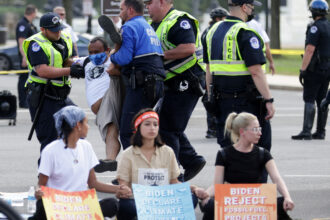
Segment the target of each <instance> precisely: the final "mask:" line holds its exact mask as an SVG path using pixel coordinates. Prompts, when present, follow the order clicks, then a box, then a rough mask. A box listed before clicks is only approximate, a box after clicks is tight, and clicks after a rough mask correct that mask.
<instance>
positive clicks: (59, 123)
mask: <svg viewBox="0 0 330 220" xmlns="http://www.w3.org/2000/svg"><path fill="white" fill-rule="evenodd" d="M53 117H54V120H55V128H56V130H57V134H58V136H59V137H60V138H62V139H63V140H64V142H65V143H66V144H67V145H68V138H69V136H70V135H71V137H73V136H75V137H76V138H78V139H79V138H85V137H86V135H87V131H88V124H87V118H86V114H85V112H84V111H83V110H82V109H81V108H79V107H76V106H73V105H71V106H66V107H64V108H62V109H61V110H59V111H58V112H56V113H55V114H54V116H53ZM75 129H77V130H78V131H84V132H85V133H81V132H73V131H74V130H75ZM80 133H81V134H80ZM76 138H74V139H76ZM74 139H72V140H71V142H72V141H74ZM78 139H77V140H78Z"/></svg>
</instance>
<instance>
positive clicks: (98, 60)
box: [88, 52, 107, 66]
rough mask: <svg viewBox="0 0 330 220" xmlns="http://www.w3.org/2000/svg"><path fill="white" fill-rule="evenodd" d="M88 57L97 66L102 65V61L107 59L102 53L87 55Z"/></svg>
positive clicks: (104, 53)
mask: <svg viewBox="0 0 330 220" xmlns="http://www.w3.org/2000/svg"><path fill="white" fill-rule="evenodd" d="M88 57H89V59H90V60H91V62H92V63H93V64H94V65H96V66H98V65H101V64H103V63H104V61H105V60H106V59H107V54H106V52H103V53H97V54H93V55H89V56H88Z"/></svg>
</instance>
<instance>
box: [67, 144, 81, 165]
mask: <svg viewBox="0 0 330 220" xmlns="http://www.w3.org/2000/svg"><path fill="white" fill-rule="evenodd" d="M69 149H70V152H71V154H72V157H73V163H74V164H77V163H78V162H79V161H78V151H77V149H74V150H73V149H72V148H69ZM74 151H76V154H75V153H74Z"/></svg>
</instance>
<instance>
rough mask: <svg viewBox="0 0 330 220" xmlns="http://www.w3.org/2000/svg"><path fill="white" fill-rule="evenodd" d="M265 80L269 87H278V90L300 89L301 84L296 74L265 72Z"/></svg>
mask: <svg viewBox="0 0 330 220" xmlns="http://www.w3.org/2000/svg"><path fill="white" fill-rule="evenodd" d="M266 76H267V82H268V84H269V87H270V88H271V89H280V90H294V91H300V90H302V86H301V84H300V82H299V78H298V76H286V75H279V74H275V75H271V74H266Z"/></svg>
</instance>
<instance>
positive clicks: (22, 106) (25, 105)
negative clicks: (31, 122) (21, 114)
mask: <svg viewBox="0 0 330 220" xmlns="http://www.w3.org/2000/svg"><path fill="white" fill-rule="evenodd" d="M19 107H20V108H29V106H28V105H27V104H19Z"/></svg>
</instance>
